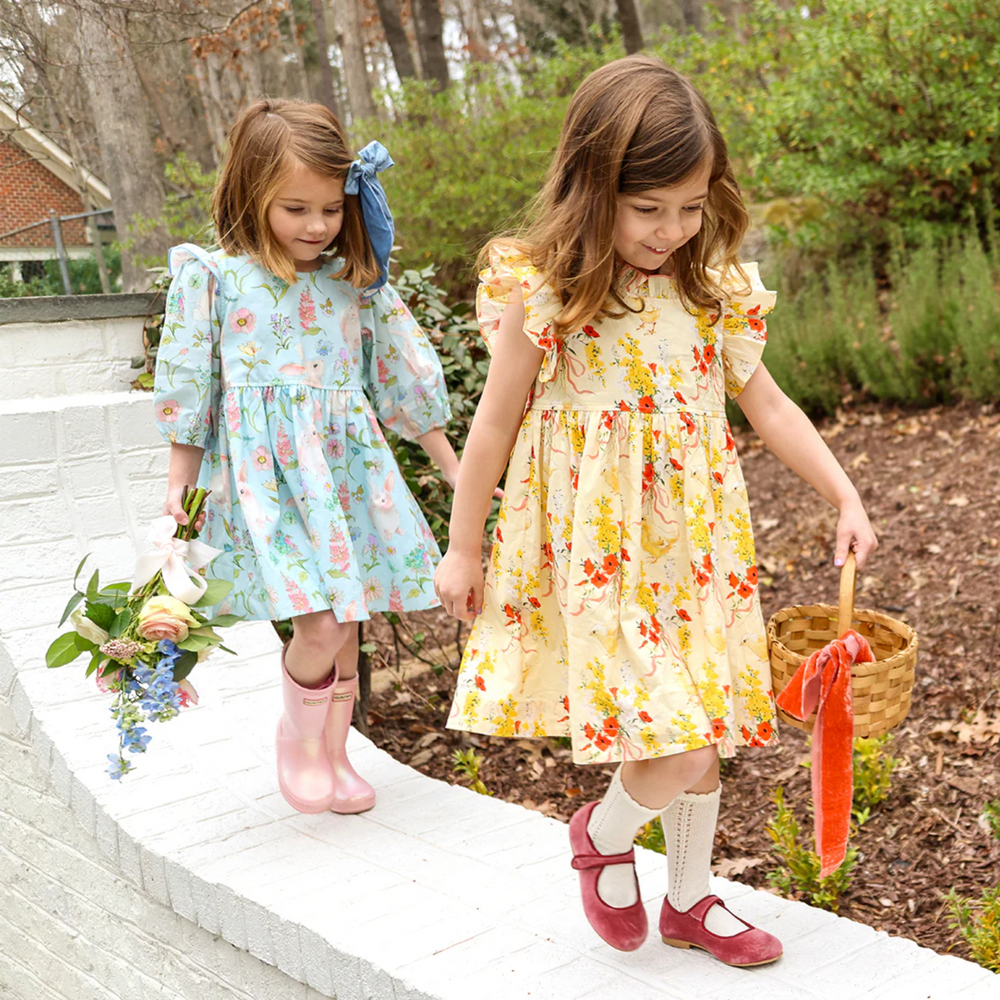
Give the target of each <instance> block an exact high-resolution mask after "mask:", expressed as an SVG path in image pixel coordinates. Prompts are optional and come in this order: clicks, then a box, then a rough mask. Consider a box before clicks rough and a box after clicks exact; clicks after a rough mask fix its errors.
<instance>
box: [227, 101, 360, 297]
mask: <svg viewBox="0 0 1000 1000" xmlns="http://www.w3.org/2000/svg"><path fill="white" fill-rule="evenodd" d="M353 160H354V154H353V153H352V152H351V149H350V146H349V145H348V142H347V137H346V136H345V135H344V130H343V129H342V128H341V126H340V122H339V121H337V118H336V116H335V115H334V114H333V112H332V111H330V109H329V108H327V107H325V106H324V105H322V104H307V103H305V102H304V101H284V100H270V99H264V100H260V101H255V102H254V103H253V104H251V105H250V106H249V107H247V108H245V109H244V111H243V112H242V113H241V114H240V116H239V117H238V118H237V119H236V121H235V122H234V124H233V127H232V128H231V129H230V130H229V151H228V153H227V154H226V159H225V162H224V163H223V165H222V169H221V170H220V172H219V180H218V182H217V183H216V185H215V190H214V191H213V192H212V220H213V221H214V223H215V229H216V232H217V233H218V237H219V243H220V244H221V246H222V249H223V250H225V251H226V253H228V254H234V255H235V254H247V255H248V256H250V257H253V258H254V260H256V261H257V263H259V264H260V265H262V266H263V267H265V268H267V270H268V271H270V272H271V273H272V274H275V275H277V276H278V277H279V278H281V279H283V280H284V281H287V282H289V283H292V282H294V281H295V280H296V274H295V262H294V261H293V260H292V258H291V257H290V256H289V255H288V253H287V251H286V250H285V249H284V248H283V247H282V246H281V245H280V244H279V243H278V241H277V240H276V239H275V238H274V234H273V233H272V232H271V227H270V225H268V222H267V211H268V209H269V208H270V206H271V203H272V202H273V201H274V198H275V195H276V194H277V192H278V189H279V188H280V187H281V185H282V183H283V182H284V180H285V178H286V177H287V176H288V173H289V171H290V169H291V167H292V165H293V164H294V163H295V161H298V162H299V163H302V164H303V165H304V166H307V167H309V168H310V169H311V170H315V171H316V172H317V173H319V174H322V175H323V176H324V177H335V178H337V179H338V180H343V179H345V178H346V177H347V171H348V168H349V167H350V165H351V163H352V162H353ZM330 251H333V252H335V253H337V254H338V255H339V256H341V257H343V258H344V266H343V267H342V268H341V270H340V271H338V272H337V274H336V277H337V278H342V279H343V280H344V281H347V282H349V283H350V284H351V285H353V286H354V287H355V288H367V287H368V286H369V285H371V284H372V283H373V282H374V281H375V279H376V278H377V277H378V275H379V268H378V264H377V263H376V261H375V254H374V252H373V251H372V245H371V243H370V242H369V239H368V232H367V230H366V229H365V225H364V219H363V218H362V215H361V203H360V201H359V200H358V197H357V195H345V197H344V221H343V224H342V225H341V227H340V232H339V233H338V234H337V237H336V239H335V240H334V241H333V242H332V243H331V244H330V246H328V247H325V248H324V252H330Z"/></svg>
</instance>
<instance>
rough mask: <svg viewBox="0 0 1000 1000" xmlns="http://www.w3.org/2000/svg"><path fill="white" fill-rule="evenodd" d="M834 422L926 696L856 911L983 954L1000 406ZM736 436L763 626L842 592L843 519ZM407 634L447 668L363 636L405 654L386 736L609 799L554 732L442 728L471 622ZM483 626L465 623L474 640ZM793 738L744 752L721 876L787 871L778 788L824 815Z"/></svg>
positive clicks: (381, 730) (504, 785) (385, 721)
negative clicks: (978, 919)
mask: <svg viewBox="0 0 1000 1000" xmlns="http://www.w3.org/2000/svg"><path fill="white" fill-rule="evenodd" d="M820 431H821V433H822V435H823V437H824V438H825V440H826V441H827V442H828V444H829V445H830V447H831V449H832V450H833V452H834V453H835V454H836V456H837V458H838V459H839V460H840V462H841V463H842V464H843V465H844V467H845V468H846V469H848V471H849V473H850V475H851V476H852V478H853V479H854V481H855V483H856V484H857V485H858V488H859V491H860V493H861V496H862V498H863V500H864V502H865V505H866V507H867V509H868V512H869V515H870V517H871V520H872V523H873V525H874V526H875V530H876V532H877V533H878V535H879V538H880V542H881V544H880V546H879V548H878V550H877V552H876V553H875V555H874V557H873V558H872V559H871V560H870V561H869V563H868V565H867V566H866V567H865V568H864V570H863V572H862V573H861V575H860V577H859V580H858V595H857V606H858V607H860V608H870V609H875V610H878V611H882V612H883V613H885V614H888V615H890V616H892V617H894V618H897V619H900V620H902V621H904V622H906V623H907V624H909V625H910V626H911V627H912V628H914V629H915V630H916V632H917V634H918V636H919V640H920V655H919V660H918V664H917V682H916V686H915V688H914V699H913V707H912V710H911V713H910V715H909V717H908V718H907V720H906V721H905V722H904V723H903V725H902V726H901V727H900V728H898V729H897V730H896V731H895V733H894V738H893V740H892V742H891V746H890V752H891V753H892V755H893V756H895V757H897V758H898V759H899V765H898V767H897V769H896V771H895V773H894V774H893V778H892V791H891V793H890V796H889V798H888V800H887V801H886V802H885V803H884V804H882V805H881V806H878V807H876V808H875V809H874V810H873V813H872V816H871V818H870V819H869V820H868V821H867V822H866V823H865V824H864V825H863V826H862V827H861V828H860V829H859V831H858V832H857V833H856V835H855V836H853V837H852V841H851V842H852V844H853V846H854V847H856V848H857V849H858V850H859V852H860V860H859V862H858V865H857V868H856V870H855V874H854V879H853V882H852V884H851V886H850V888H849V889H848V890H847V891H846V893H844V894H843V895H842V897H841V904H840V913H841V915H842V916H846V917H850V918H852V919H854V920H859V921H862V922H864V923H867V924H870V925H871V926H873V927H875V928H878V929H881V930H885V931H888V932H889V933H891V934H898V935H903V936H905V937H909V938H912V939H914V940H916V941H917V942H919V943H920V944H922V945H925V946H927V947H930V948H933V949H935V950H937V951H939V952H951V953H953V954H957V955H961V956H964V957H968V952H967V949H966V947H965V944H964V942H962V941H961V939H960V938H959V936H958V934H957V932H956V931H955V930H954V929H953V928H952V927H950V926H949V923H948V920H947V907H946V906H945V904H944V901H943V897H944V894H945V893H947V892H948V891H949V890H950V889H952V888H953V887H954V888H956V889H957V890H958V891H959V892H960V893H962V894H963V895H969V896H976V897H978V896H979V894H980V892H981V891H982V889H983V888H985V887H992V886H996V885H997V883H998V878H1000V842H998V841H997V840H996V838H994V837H993V836H992V835H991V833H990V832H989V828H988V826H987V824H986V822H985V820H984V819H982V818H981V817H982V811H983V806H984V804H985V803H986V802H988V801H991V800H994V799H1000V670H998V660H1000V634H998V624H1000V595H998V591H997V581H998V579H1000V409H998V408H995V407H984V408H980V407H973V406H959V407H940V408H936V409H930V410H923V411H919V412H914V411H895V410H892V409H886V408H884V407H880V408H859V409H856V410H852V411H850V412H847V413H844V414H842V415H840V416H838V418H836V419H831V420H828V421H825V422H824V423H822V424H821V425H820ZM736 437H737V443H738V446H739V452H740V456H741V459H742V462H743V468H744V472H745V475H746V479H747V483H748V489H749V493H750V498H751V505H752V511H753V519H754V528H755V537H756V540H757V549H758V562H759V565H760V569H761V574H760V577H761V591H760V593H761V600H762V604H763V611H764V617H765V620H766V619H767V618H768V617H769V616H770V615H771V614H773V613H774V612H775V611H777V610H778V609H779V608H782V607H787V606H789V605H793V604H802V603H812V602H817V601H822V602H826V603H833V604H835V603H836V599H837V587H838V579H839V571H838V570H836V569H835V568H834V567H833V564H832V551H833V541H834V535H835V526H836V512H835V511H834V510H833V509H832V508H830V507H828V506H827V505H826V504H825V503H824V502H823V501H822V500H819V499H818V498H817V497H816V496H815V494H813V493H812V491H811V490H810V488H809V487H807V486H806V485H805V484H804V483H802V482H801V481H800V480H798V479H797V477H796V476H795V475H794V474H792V473H790V472H788V471H787V470H786V469H785V468H784V467H783V466H782V465H781V464H780V463H779V462H778V460H777V459H776V458H775V457H774V456H773V455H772V454H771V453H770V452H768V451H767V450H766V449H764V448H763V446H762V445H761V443H760V442H759V441H758V439H757V438H756V437H755V435H754V434H753V432H752V431H748V430H745V431H739V432H737V435H736ZM407 631H409V632H410V634H417V635H420V634H421V633H422V636H423V647H422V650H421V652H420V656H421V657H423V658H424V660H426V661H429V663H433V664H435V665H436V670H435V669H431V668H430V666H428V665H427V664H426V663H421V662H420V661H419V660H414V659H413V658H412V657H409V656H407V654H406V652H405V649H403V648H402V647H397V645H396V644H395V643H394V637H393V634H392V630H391V628H390V627H389V626H388V625H387V624H386V623H385V622H384V621H379V622H376V623H374V624H373V626H372V627H371V628H370V629H369V631H368V633H367V634H366V638H369V639H374V640H375V641H376V643H377V644H378V648H379V654H378V655H377V656H376V658H375V659H376V662H378V661H379V660H381V661H382V662H383V663H387V664H389V665H387V666H382V667H381V668H380V669H377V670H376V671H375V678H374V688H375V693H374V696H373V700H372V708H371V713H370V716H369V720H370V724H371V736H372V738H373V739H374V741H375V742H376V743H377V744H378V745H380V746H382V747H384V748H385V749H386V750H388V751H389V752H391V753H392V754H393V755H394V756H396V757H397V758H398V759H400V760H402V761H404V762H407V763H409V764H411V765H413V766H414V767H416V768H418V769H419V770H421V771H422V772H424V773H425V774H428V775H431V776H433V777H435V778H440V779H443V780H446V781H459V782H462V781H465V779H463V778H462V777H461V776H460V775H458V774H456V773H455V771H454V764H453V760H452V754H453V752H454V750H456V749H464V748H468V747H470V746H474V747H476V748H477V751H478V753H480V754H481V755H482V757H483V758H484V763H483V766H482V772H481V777H482V780H483V781H484V783H485V785H486V787H487V788H488V789H489V790H490V791H491V792H492V793H493V794H494V795H496V796H498V797H500V798H503V799H506V800H507V801H510V802H519V803H520V804H522V805H524V806H526V807H528V808H531V809H538V810H540V811H542V812H544V813H546V814H547V815H550V816H556V817H559V818H560V819H563V820H565V819H568V817H569V816H570V815H571V814H572V812H573V811H574V810H575V809H576V808H578V807H579V805H580V804H581V803H583V802H586V801H588V800H589V799H592V798H598V797H600V795H601V794H602V793H603V790H604V787H605V785H606V783H607V780H608V777H609V776H610V774H611V773H612V768H601V767H595V768H584V767H574V766H573V765H572V763H571V762H570V760H569V751H568V749H566V748H564V747H563V746H562V745H560V743H559V742H557V741H555V740H502V739H496V738H491V737H478V736H470V735H468V734H462V733H455V732H451V731H448V730H445V729H444V721H445V719H446V717H447V711H448V707H449V705H450V700H451V694H452V689H453V682H454V669H455V666H456V660H457V657H456V646H455V640H456V624H455V623H454V622H453V621H452V620H450V619H447V618H445V617H444V616H443V615H441V614H440V613H438V612H427V613H424V614H420V615H411V616H409V617H408V618H407V620H406V621H405V622H404V625H403V626H402V628H401V634H404V635H405V634H406V632H407ZM467 636H468V630H467V628H466V629H465V630H464V631H462V633H461V636H460V641H462V642H464V640H465V639H466V638H467ZM397 655H398V658H397ZM446 664H447V665H446ZM442 667H443V669H442ZM780 734H781V742H780V744H779V745H778V746H777V747H776V748H774V747H771V748H767V749H759V750H758V749H747V750H743V751H741V752H740V755H739V757H738V758H736V760H735V761H733V762H731V763H727V764H726V765H725V766H724V774H723V782H724V791H723V801H722V811H721V815H720V820H719V829H718V836H717V839H716V845H715V856H714V868H715V871H716V872H717V874H721V875H725V876H726V877H729V878H734V879H738V880H739V881H743V882H746V883H747V884H749V885H753V886H755V887H758V888H767V886H768V883H767V874H768V872H769V871H771V870H772V869H773V868H774V867H776V860H775V857H774V855H773V853H772V843H771V840H770V838H769V837H768V835H767V832H766V829H765V828H766V825H767V821H768V819H769V818H770V817H771V816H772V815H773V813H774V805H773V800H772V795H773V792H774V789H775V787H776V786H778V785H781V786H783V787H784V789H785V794H786V800H787V801H788V802H789V803H790V804H791V805H792V806H793V807H794V808H795V810H796V813H797V815H798V819H799V822H800V824H801V825H802V826H804V827H805V828H806V829H807V830H808V828H809V824H810V818H809V813H808V802H809V794H810V792H809V771H808V770H807V769H806V768H805V767H803V766H801V765H802V762H803V761H804V760H806V759H808V748H807V747H806V742H805V736H804V734H802V733H800V732H799V731H797V730H795V729H792V728H791V727H789V726H783V727H781V729H780ZM567 863H568V861H567Z"/></svg>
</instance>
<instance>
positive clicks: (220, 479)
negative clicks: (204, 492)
mask: <svg viewBox="0 0 1000 1000" xmlns="http://www.w3.org/2000/svg"><path fill="white" fill-rule="evenodd" d="M208 488H209V490H210V491H211V493H212V500H213V502H214V503H215V504H217V505H218V506H220V507H225V508H226V509H228V508H229V507H231V506H232V503H233V496H232V491H231V489H230V486H229V456H228V455H220V456H219V467H218V469H216V470H215V471H214V472H213V473H212V475H211V477H210V478H209V480H208Z"/></svg>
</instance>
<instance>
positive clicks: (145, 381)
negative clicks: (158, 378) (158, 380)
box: [136, 358, 155, 389]
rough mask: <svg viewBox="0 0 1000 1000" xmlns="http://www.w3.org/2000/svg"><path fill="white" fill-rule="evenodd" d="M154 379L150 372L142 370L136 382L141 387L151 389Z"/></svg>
mask: <svg viewBox="0 0 1000 1000" xmlns="http://www.w3.org/2000/svg"><path fill="white" fill-rule="evenodd" d="M145 362H146V359H145V358H143V364H145ZM154 381H155V376H154V375H153V374H152V372H143V373H142V374H141V375H140V376H139V377H138V378H137V379H136V382H138V383H139V385H141V386H142V387H143V389H152V388H153V383H154Z"/></svg>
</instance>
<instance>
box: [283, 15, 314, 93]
mask: <svg viewBox="0 0 1000 1000" xmlns="http://www.w3.org/2000/svg"><path fill="white" fill-rule="evenodd" d="M286 13H287V14H288V27H289V30H290V31H291V36H292V45H291V49H292V55H293V56H294V57H295V62H294V64H293V65H294V66H295V74H296V76H298V84H299V97H301V98H302V99H303V100H304V101H308V100H311V99H312V95H311V94H310V92H309V77H308V76H306V60H305V55H304V54H303V52H302V40H301V39H300V38H299V26H298V23H297V22H296V20H295V8H294V6H293V5H292V4H289V5H288V7H287V8H286Z"/></svg>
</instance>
